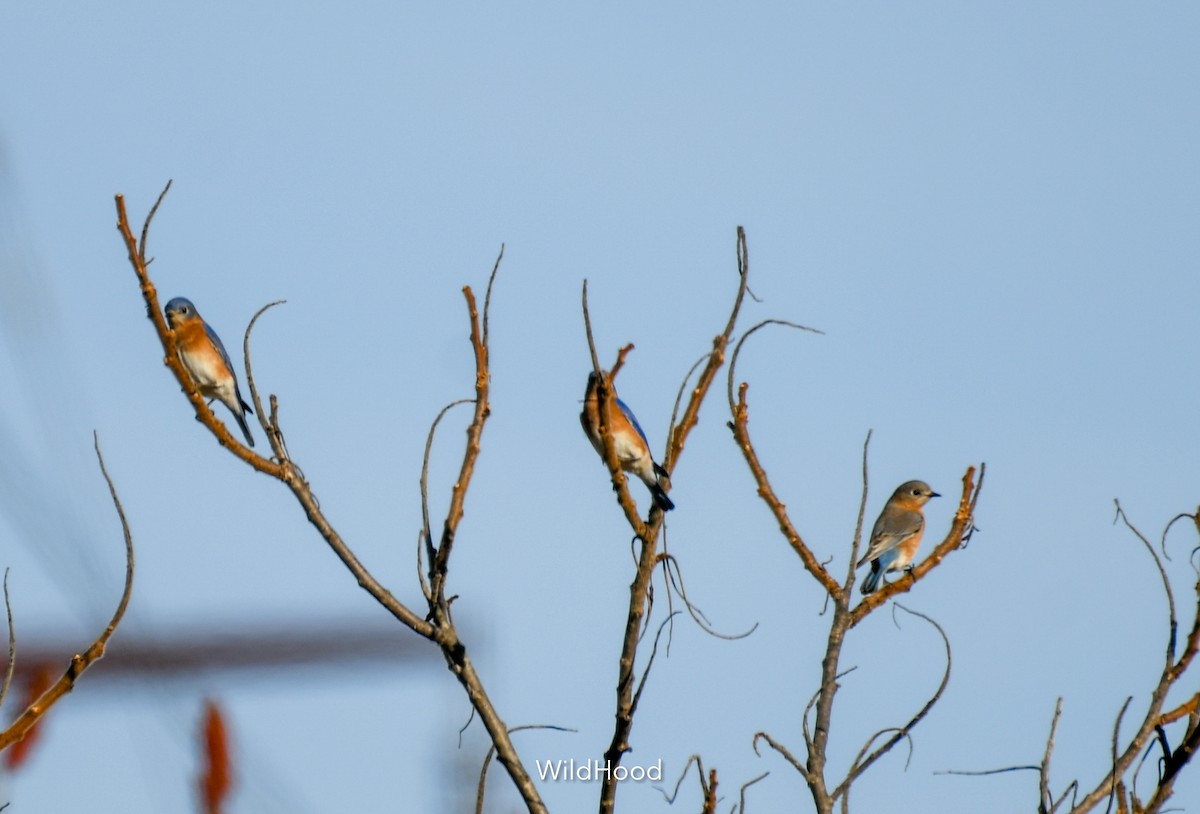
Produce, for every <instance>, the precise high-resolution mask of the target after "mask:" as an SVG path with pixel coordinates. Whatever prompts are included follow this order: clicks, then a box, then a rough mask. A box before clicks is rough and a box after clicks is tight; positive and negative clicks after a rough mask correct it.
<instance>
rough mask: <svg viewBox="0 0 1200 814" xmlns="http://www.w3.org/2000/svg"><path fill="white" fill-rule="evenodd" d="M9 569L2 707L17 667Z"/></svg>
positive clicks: (0, 688)
mask: <svg viewBox="0 0 1200 814" xmlns="http://www.w3.org/2000/svg"><path fill="white" fill-rule="evenodd" d="M8 570H9V569H7V568H5V569H4V610H5V611H6V612H7V614H8V667H7V668H6V669H5V670H4V683H3V684H0V707H2V706H4V699H5V698H6V697H8V688H9V687H11V686H12V679H13V672H14V671H15V670H16V668H17V628H16V626H15V625H14V624H13V614H12V603H11V602H10V601H9V597H8Z"/></svg>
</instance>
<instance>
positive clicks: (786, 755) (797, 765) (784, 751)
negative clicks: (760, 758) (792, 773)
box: [750, 732, 812, 784]
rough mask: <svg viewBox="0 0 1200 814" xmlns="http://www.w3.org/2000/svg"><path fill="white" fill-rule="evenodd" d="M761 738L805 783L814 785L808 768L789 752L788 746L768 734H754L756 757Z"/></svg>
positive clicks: (752, 740) (753, 741) (752, 742)
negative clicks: (790, 765)
mask: <svg viewBox="0 0 1200 814" xmlns="http://www.w3.org/2000/svg"><path fill="white" fill-rule="evenodd" d="M760 738H761V739H762V740H765V741H766V742H767V745H768V746H770V747H771V748H772V749H774V750H775V751H776V752H778V753H779V755H780V756H781V757H783V759H784V760H786V761H787V762H788V763H790V764H792V768H793V769H795V770H796V771H798V772H799V773H800V776H801V777H803V778H804V782H805V783H810V784H811V783H812V775H811V774H809V771H808V768H807V767H806V766H805V765H804V764H803V763H801V762H800V761H799V760H797V759H796V756H795V755H793V754H792V753H791V752H789V751H788V748H787V747H786V746H784V745H783V744H781V743H779V742H778V741H777V740H775V739H774V738H772V737H771V736H770V735H768V734H767V733H766V732H755V733H754V737H753V738H752V739H751V741H750V745H751V747H752V748H753V749H754V754H756V755H757V754H759V752H758V741H759V739H760Z"/></svg>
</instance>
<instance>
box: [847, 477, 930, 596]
mask: <svg viewBox="0 0 1200 814" xmlns="http://www.w3.org/2000/svg"><path fill="white" fill-rule="evenodd" d="M934 497H941V495H939V494H938V493H937V492H935V491H933V490H932V489H930V488H929V484H928V483H926V482H925V481H921V480H910V481H908V482H907V483H902V484H900V486H899V487H898V488H897V489H896V491H895V492H893V493H892V496H891V497H890V498H888V502H887V504H885V505H884V507H883V511H882V512H880V513H879V519H878V520H876V521H875V527H874V528H872V529H871V543H870V546H869V547H868V548H867V553H866V554H864V555H863V558H862V559H861V560H859V561H858V567H859V568H861V567H862V566H863V564H865V563H868V562H869V563H871V571H870V573H868V574H867V576H866V578H865V579H863V581H862V586H861V587H860V588H859V590H860V591H862V593H863V594H864V595H865V594H870V593H874V592H875V591H876V590H877V589H878V588H879V583H880V582H881V581H883V577H884V574H886V573H888V572H889V571H903V570H905V569H907V568H911V567H912V565H911V563H912V560H913V557H914V556H915V555H916V553H917V547H918V546H919V545H921V536H922V535H923V534H924V533H925V515H924V514H922V513H921V509H922V508H923V507H924V506H925V504H926V503H928V502H929V499H930V498H934Z"/></svg>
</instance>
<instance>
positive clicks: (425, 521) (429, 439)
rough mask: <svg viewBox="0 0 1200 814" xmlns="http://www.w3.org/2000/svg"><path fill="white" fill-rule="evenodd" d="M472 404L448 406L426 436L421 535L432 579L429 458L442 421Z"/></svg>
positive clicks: (434, 553)
mask: <svg viewBox="0 0 1200 814" xmlns="http://www.w3.org/2000/svg"><path fill="white" fill-rule="evenodd" d="M471 402H472V400H471V399H459V400H458V401H452V402H450V403H449V404H447V405H446V406H445V407H443V408H442V409H441V411H440V412H439V413H438V414H437V418H435V419H434V420H433V424H432V425H430V427H429V433H428V434H427V435H426V436H425V455H424V457H423V458H422V460H421V530H422V531H421V535H422V539H423V540H424V544H425V553H426V555H427V556H428V557H429V578H430V579H432V578H433V563H434V560H436V559H437V549H435V548H434V547H433V528H432V526H431V525H430V522H429V458H430V455H431V453H432V452H433V438H434V435H435V434H436V433H437V428H438V424H440V423H442V419H443V418H444V417H445V416H446V413H448V412H450V410H451V409H453V408H454V407H457V406H458V405H460V404H470V403H471ZM418 559H419V557H418ZM418 576H420V577H421V580H422V583H423V582H424V579H425V575H424V574H419V575H418ZM423 587H424V586H423ZM424 590H425V592H426V594H427V596H429V597H431V596H432V594H431V593H430V589H429V588H424Z"/></svg>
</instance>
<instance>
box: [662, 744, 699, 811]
mask: <svg viewBox="0 0 1200 814" xmlns="http://www.w3.org/2000/svg"><path fill="white" fill-rule="evenodd" d="M692 764H695V766H696V772H697V774H699V775H700V788H701V790H703V789H704V763H703V761H701V759H700V756H699V755H692V756H691V757H689V758H688V759H687V763H685V764H683V771H682V772H680V773H679V779H678V780H676V781H675V787H674V788H673V789H671V793H670V794H667V792H666V790H665V789H663V788H661V787H658V786H656V787H655V788H657V789H658V792H659V794H661V795H662V796H663V799H664V800H666V801H667V804H668V805H674V804H675V799H676V798H677V797H679V787H680V786H682V785H683V780H684V778H686V777H687V776H688V771H689V770H690V769H691V768H692Z"/></svg>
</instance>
